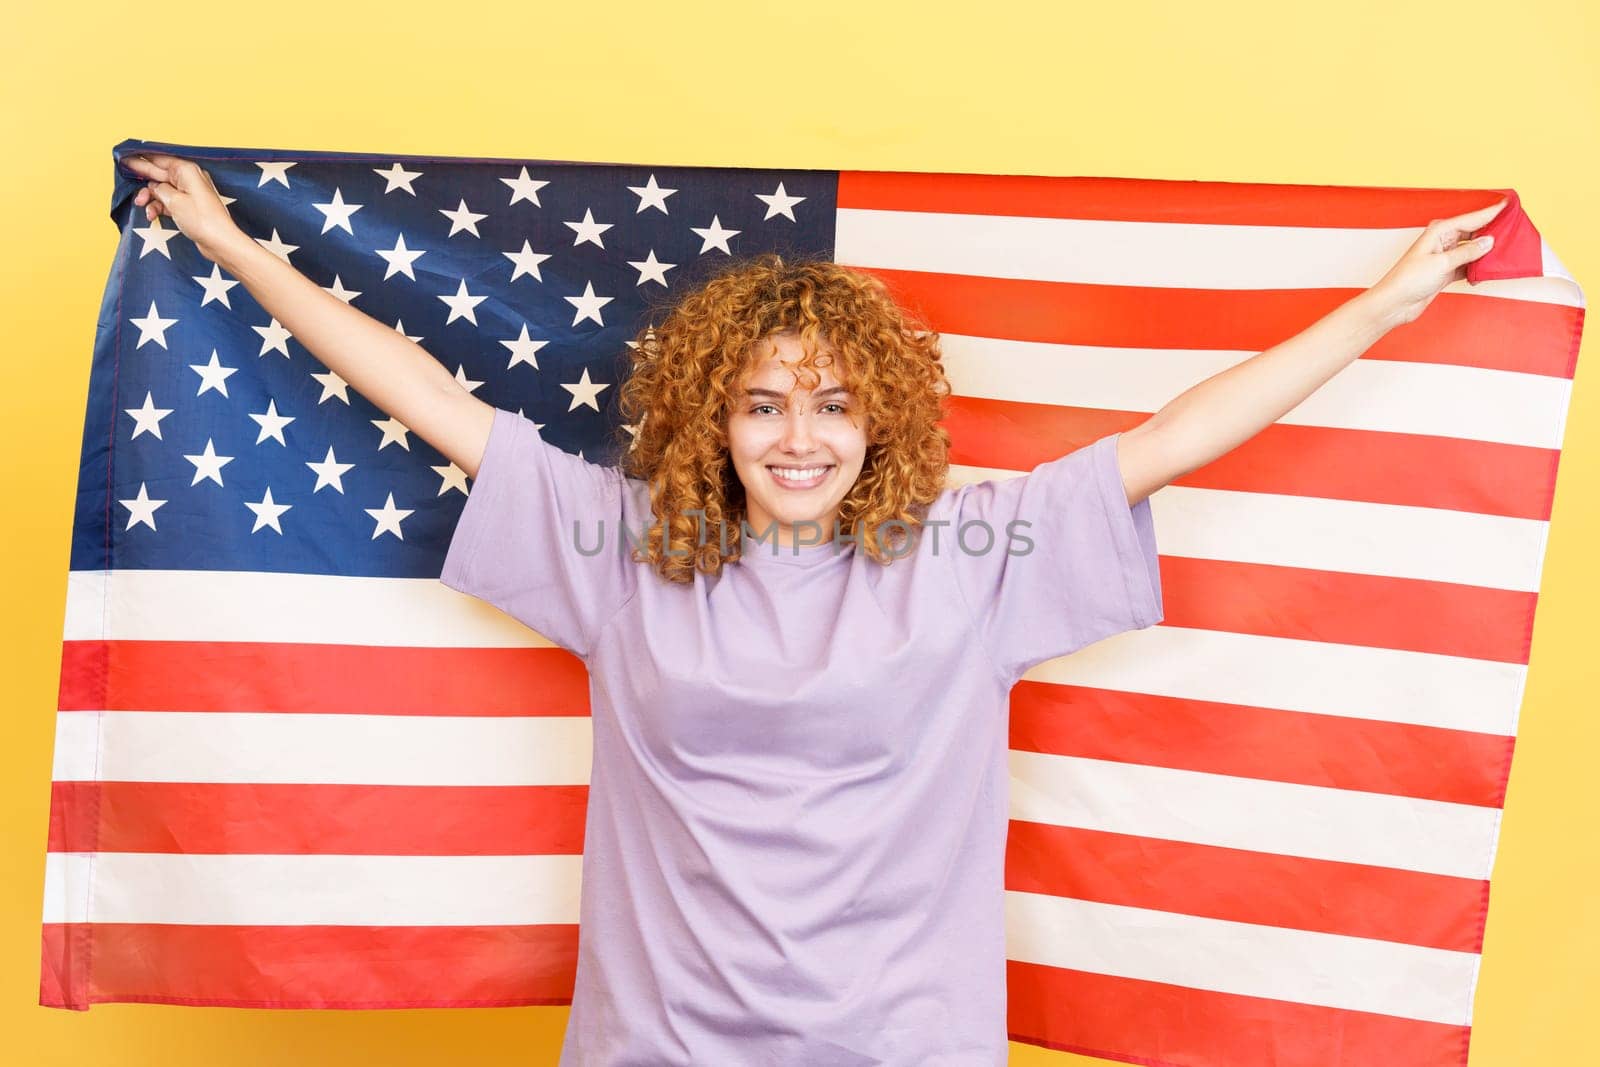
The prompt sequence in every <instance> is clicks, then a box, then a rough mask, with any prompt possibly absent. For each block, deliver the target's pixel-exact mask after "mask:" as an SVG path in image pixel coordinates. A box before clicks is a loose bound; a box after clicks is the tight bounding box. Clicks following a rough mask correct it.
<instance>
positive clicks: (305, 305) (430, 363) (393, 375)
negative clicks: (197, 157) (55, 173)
mask: <svg viewBox="0 0 1600 1067" xmlns="http://www.w3.org/2000/svg"><path fill="white" fill-rule="evenodd" d="M123 165H124V166H126V167H127V168H128V169H129V170H132V171H134V172H135V173H137V174H139V175H141V176H143V177H145V178H146V179H148V184H147V186H146V188H145V189H143V190H141V191H140V192H139V194H138V195H137V197H136V198H135V203H136V204H138V205H141V206H143V207H144V208H145V212H146V214H147V215H148V216H149V217H151V218H154V217H155V215H157V214H168V215H170V216H171V217H172V220H173V222H174V223H176V224H177V226H178V229H179V230H180V231H182V232H183V234H184V235H185V236H187V237H188V238H189V239H190V240H192V241H194V243H195V247H196V248H198V249H199V251H200V253H201V255H203V256H205V257H206V258H207V259H209V260H211V261H212V262H214V263H216V264H217V265H218V266H219V267H221V268H222V269H223V270H225V271H227V272H228V273H229V274H231V275H233V276H234V277H235V278H237V279H239V281H240V283H242V284H243V285H244V287H245V288H246V289H248V290H249V291H250V295H251V296H253V297H255V298H256V300H257V301H258V302H259V303H260V304H261V306H262V307H263V308H265V309H266V311H267V313H268V314H269V315H271V316H272V317H273V318H275V319H277V320H278V321H279V322H280V323H282V324H283V326H284V328H285V329H287V330H288V331H289V332H290V333H292V334H293V335H294V337H295V340H297V341H299V342H300V343H301V344H302V345H304V346H305V347H306V348H307V349H308V350H309V351H310V352H311V354H312V355H314V356H315V357H316V358H317V359H318V360H320V361H321V362H322V364H323V365H324V366H326V367H327V368H328V369H329V370H331V371H333V372H334V373H335V374H337V375H339V377H341V378H343V379H344V380H345V381H347V382H349V383H350V385H351V386H353V387H354V388H355V390H356V391H357V392H359V393H360V394H361V395H362V396H364V397H366V398H367V399H368V400H370V401H372V403H373V404H375V405H377V407H378V408H379V409H381V410H382V411H383V412H384V413H385V414H387V415H389V416H391V417H393V418H395V419H398V420H399V421H400V422H401V423H403V424H404V425H405V427H406V428H407V429H409V430H411V431H413V432H414V433H416V434H418V435H420V436H421V437H422V438H423V439H424V440H425V441H427V442H428V443H429V444H431V445H433V447H435V448H437V449H438V450H439V451H440V452H442V453H444V455H445V456H446V457H447V458H449V460H450V461H451V462H452V463H454V464H455V465H456V466H457V467H460V468H461V469H462V470H463V471H465V472H466V473H467V476H468V477H470V478H476V477H477V475H478V466H479V464H480V463H481V462H482V460H483V452H484V449H485V447H486V446H487V445H488V442H489V429H490V427H491V426H492V424H493V422H494V408H493V407H492V406H491V405H489V404H487V403H485V402H484V401H482V400H479V399H478V398H477V397H475V396H473V395H472V394H471V393H469V392H467V390H465V389H463V388H462V387H461V384H460V383H459V382H457V381H456V379H455V378H454V377H452V376H451V374H450V372H449V371H447V370H445V369H444V367H443V366H442V365H441V364H440V363H439V361H438V360H436V359H434V358H433V356H432V355H430V354H429V353H428V352H427V350H425V349H424V348H423V347H422V346H421V345H418V344H417V343H416V342H415V341H412V340H410V339H408V338H407V337H405V336H403V335H402V334H400V333H399V331H397V330H394V329H392V328H390V327H389V326H386V325H384V324H383V323H381V322H379V321H378V320H377V319H374V318H372V317H371V316H369V315H367V314H365V313H364V312H362V311H360V310H358V309H356V308H354V307H352V306H350V305H349V304H346V303H345V302H344V301H342V300H340V299H339V298H338V297H336V296H334V295H333V294H331V293H329V292H328V291H327V290H325V289H323V288H322V287H321V286H319V285H317V283H316V282H313V281H312V280H311V279H310V278H307V277H306V276H305V275H304V274H301V273H300V272H299V271H298V270H296V269H295V268H294V267H292V266H290V265H289V264H288V263H286V262H284V261H283V260H281V259H279V258H278V257H277V256H275V255H273V254H272V253H271V252H268V251H267V250H266V249H265V248H263V247H261V245H260V244H259V243H257V242H256V240H255V239H254V238H253V237H250V236H249V235H247V234H246V233H245V232H244V231H243V230H241V229H239V227H238V226H237V225H235V224H234V222H233V220H232V218H231V217H230V216H229V215H228V211H227V208H226V207H225V206H224V205H223V203H222V200H221V198H220V197H219V196H218V195H217V191H216V188H215V187H214V186H213V185H212V184H211V179H210V176H209V175H207V174H206V173H205V171H203V170H201V169H200V167H199V165H197V164H196V163H194V162H193V161H191V160H186V159H179V158H177V157H175V156H165V155H152V156H149V157H140V156H129V157H127V158H126V159H124V160H123Z"/></svg>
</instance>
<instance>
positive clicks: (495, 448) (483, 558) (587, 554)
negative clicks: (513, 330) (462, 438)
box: [439, 408, 640, 658]
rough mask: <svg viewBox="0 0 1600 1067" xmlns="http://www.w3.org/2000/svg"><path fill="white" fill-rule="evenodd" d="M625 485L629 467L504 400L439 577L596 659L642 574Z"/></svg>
mask: <svg viewBox="0 0 1600 1067" xmlns="http://www.w3.org/2000/svg"><path fill="white" fill-rule="evenodd" d="M624 493H625V479H624V478H623V475H622V472H621V471H620V470H618V469H616V468H614V467H606V466H602V465H600V464H598V463H590V462H588V461H586V460H583V459H580V458H578V457H577V456H574V455H572V454H571V453H569V452H565V451H563V450H562V449H559V448H557V447H556V446H555V445H552V444H550V443H549V442H548V441H546V440H544V439H543V438H542V437H541V436H540V435H539V431H538V429H537V428H536V427H535V426H534V424H533V423H532V422H531V421H529V420H528V419H527V418H525V417H523V416H521V415H517V414H514V413H512V412H509V411H505V410H503V409H501V408H496V409H495V412H494V421H493V424H492V425H491V428H490V430H489V442H488V445H487V446H486V448H485V449H484V453H483V459H482V461H481V462H480V463H479V465H478V475H477V477H476V478H474V479H473V482H472V487H471V491H470V492H469V493H468V495H467V502H466V504H465V505H464V506H463V507H462V509H461V518H460V520H459V521H458V522H457V523H456V528H455V532H454V534H453V535H452V536H451V539H450V547H449V550H448V551H447V552H446V554H445V560H444V567H443V569H442V570H441V572H440V574H439V580H440V581H441V582H443V583H444V584H445V585H447V586H449V587H450V588H451V589H455V590H458V591H460V592H463V593H466V594H468V595H470V596H475V597H478V598H479V599H481V600H485V601H487V602H488V603H490V604H493V605H494V606H495V607H497V608H499V609H500V610H501V611H503V612H505V613H506V614H508V615H510V616H511V617H513V618H515V619H517V620H518V621H520V622H522V623H523V624H525V625H526V626H528V627H530V628H532V629H533V630H535V631H537V632H538V633H540V634H542V635H544V636H545V637H548V638H549V639H550V640H551V641H553V642H555V643H556V644H557V645H560V646H561V647H562V648H565V649H568V650H570V651H572V652H575V653H576V654H578V655H579V656H582V657H585V658H587V657H588V655H589V653H590V652H591V650H592V649H593V647H594V642H595V638H596V636H597V635H598V633H599V631H600V630H601V629H602V628H603V627H604V625H605V623H606V622H607V621H608V620H609V619H610V618H611V617H612V616H613V615H614V614H615V613H616V611H617V610H618V609H619V608H620V607H621V606H622V605H623V603H625V602H626V600H627V599H628V597H629V596H631V595H632V591H633V583H634V582H636V581H637V580H638V579H637V576H636V573H635V568H637V567H638V566H640V565H639V564H635V563H633V562H632V560H631V559H629V558H628V553H627V552H626V551H623V550H621V549H620V548H619V545H620V544H621V542H622V538H621V532H622V523H623V496H624ZM574 524H576V528H575V525H574Z"/></svg>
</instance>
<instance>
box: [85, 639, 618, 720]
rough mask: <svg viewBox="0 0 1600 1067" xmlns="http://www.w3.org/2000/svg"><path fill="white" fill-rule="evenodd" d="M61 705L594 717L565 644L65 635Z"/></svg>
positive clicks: (581, 671)
mask: <svg viewBox="0 0 1600 1067" xmlns="http://www.w3.org/2000/svg"><path fill="white" fill-rule="evenodd" d="M59 700H60V703H59V707H60V708H61V709H62V710H63V711H97V710H105V711H258V712H281V713H285V714H288V713H295V712H304V713H311V714H367V715H488V716H505V715H587V714H589V675H588V671H587V670H586V669H585V667H584V665H583V661H582V660H581V659H579V658H578V657H576V656H574V655H573V654H572V653H570V652H568V651H567V650H566V649H562V648H397V647H376V646H372V645H316V644H287V643H285V644H274V643H263V642H255V641H64V642H62V659H61V689H60V697H59Z"/></svg>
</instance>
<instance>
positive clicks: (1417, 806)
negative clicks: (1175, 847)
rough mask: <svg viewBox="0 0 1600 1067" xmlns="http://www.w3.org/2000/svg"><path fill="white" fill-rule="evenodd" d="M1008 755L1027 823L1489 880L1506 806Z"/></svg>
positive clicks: (1015, 798)
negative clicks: (1499, 823) (1496, 835)
mask: <svg viewBox="0 0 1600 1067" xmlns="http://www.w3.org/2000/svg"><path fill="white" fill-rule="evenodd" d="M1009 758H1010V766H1011V811H1010V817H1011V818H1013V819H1018V820H1022V821H1025V822H1037V823H1046V824H1049V825H1052V826H1072V827H1077V828H1079V829H1084V830H1099V831H1103V832H1105V833H1113V834H1131V835H1133V836H1135V837H1153V838H1158V839H1160V840H1164V841H1187V842H1190V843H1192V844H1197V845H1211V846H1216V847H1220V848H1240V849H1246V850H1248V851H1251V852H1265V853H1273V854H1276V855H1280V856H1303V857H1306V858H1307V859H1317V860H1334V861H1337V862H1339V863H1360V864H1365V865H1369V866H1374V867H1392V868H1395V869H1398V870H1405V871H1421V872H1424V873H1427V874H1444V875H1450V876H1452V877H1456V878H1488V877H1489V864H1490V862H1491V861H1492V853H1491V851H1490V848H1489V846H1490V842H1491V840H1492V839H1493V836H1494V827H1495V823H1496V822H1497V821H1498V819H1499V815H1500V810H1499V809H1498V808H1484V807H1477V806H1475V805H1472V804H1452V803H1448V802H1446V801H1442V800H1419V799H1417V798H1415V797H1401V796H1391V795H1389V794H1387V793H1367V792H1362V791H1360V790H1355V789H1332V788H1329V787H1326V786H1315V785H1298V784H1295V783H1290V782H1269V781H1265V780H1263V779H1259V778H1241V777H1236V776H1233V775H1227V774H1207V773H1205V772H1202V771H1186V770H1175V769H1173V768H1170V767H1149V766H1145V765H1143V764H1138V763H1117V762H1114V761H1111V760H1098V759H1086V758H1083V757H1080V756H1057V755H1049V754H1046V753H1041V752H1018V751H1012V752H1011V753H1010V756H1009Z"/></svg>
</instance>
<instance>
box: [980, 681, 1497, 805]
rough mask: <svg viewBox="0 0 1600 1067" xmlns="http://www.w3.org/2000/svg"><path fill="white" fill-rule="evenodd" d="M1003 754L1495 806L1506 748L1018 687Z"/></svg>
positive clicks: (1265, 712)
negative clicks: (1009, 751)
mask: <svg viewBox="0 0 1600 1067" xmlns="http://www.w3.org/2000/svg"><path fill="white" fill-rule="evenodd" d="M1010 723H1011V739H1010V747H1011V748H1013V749H1016V750H1017V751H1019V752H1043V753H1049V754H1052V755H1060V756H1079V757H1083V758H1085V759H1102V760H1112V761H1115V762H1118V763H1136V764H1143V765H1145V766H1151V767H1171V768H1174V769H1177V770H1186V771H1199V772H1202V773H1205V774H1226V775H1230V776H1233V777H1239V778H1258V779H1264V780H1267V781H1274V782H1293V783H1296V784H1299V785H1314V786H1322V787H1325V788H1329V789H1353V790H1357V791H1360V792H1367V793H1388V794H1391V795H1394V796H1407V797H1419V798H1421V799H1424V800H1438V801H1443V802H1446V803H1452V804H1473V805H1477V806H1479V807H1488V808H1499V807H1502V806H1504V803H1505V783H1506V775H1507V771H1508V768H1509V767H1510V765H1511V753H1512V749H1513V748H1514V747H1515V745H1516V738H1515V737H1513V736H1509V735H1505V736H1503V735H1500V734H1483V733H1476V732H1473V731H1470V730H1446V729H1441V728H1439V727H1433V726H1414V725H1409V724H1406V723H1392V722H1377V721H1375V720H1371V719H1357V718H1343V717H1341V716H1338V715H1315V714H1309V713H1305V712H1297V711H1285V710H1281V709H1277V708H1258V707H1250V706H1247V705H1242V704H1222V703H1216V702H1213V701H1207V700H1193V699H1188V698H1184V697H1166V696H1156V695H1153V694H1149V693H1131V692H1120V691H1117V690H1113V689H1095V688H1090V687H1087V686H1076V685H1056V684H1052V683H1049V682H1035V681H1032V680H1031V679H1024V680H1023V681H1021V682H1018V683H1017V686H1016V688H1014V689H1013V690H1012V691H1011V719H1010Z"/></svg>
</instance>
